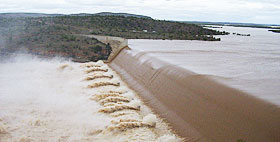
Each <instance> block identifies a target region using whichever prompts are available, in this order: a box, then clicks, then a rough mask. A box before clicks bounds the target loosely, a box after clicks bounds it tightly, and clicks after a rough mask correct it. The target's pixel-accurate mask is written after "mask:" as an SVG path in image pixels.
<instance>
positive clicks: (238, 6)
mask: <svg viewBox="0 0 280 142" xmlns="http://www.w3.org/2000/svg"><path fill="white" fill-rule="evenodd" d="M105 11H106V12H125V13H133V14H141V15H147V16H151V17H153V18H155V19H165V20H180V21H221V22H247V23H248V22H249V23H263V24H280V0H0V13H4V12H38V13H63V14H71V13H97V12H105Z"/></svg>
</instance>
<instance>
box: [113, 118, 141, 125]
mask: <svg viewBox="0 0 280 142" xmlns="http://www.w3.org/2000/svg"><path fill="white" fill-rule="evenodd" d="M120 122H141V121H140V120H136V119H120V120H118V121H116V120H112V121H111V123H112V124H119V123H120Z"/></svg>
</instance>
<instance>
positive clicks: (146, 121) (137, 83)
mask: <svg viewBox="0 0 280 142" xmlns="http://www.w3.org/2000/svg"><path fill="white" fill-rule="evenodd" d="M223 30H227V31H230V32H236V31H238V32H239V33H242V34H250V35H251V36H250V37H238V36H235V35H229V36H221V37H220V38H221V39H222V41H221V42H203V41H176V40H172V41H170V40H142V39H141V40H130V39H129V40H124V39H120V38H113V40H110V37H96V36H95V38H97V39H98V38H99V40H100V41H102V42H104V43H108V42H110V45H112V47H113V51H112V52H113V56H111V57H109V60H108V61H106V62H105V64H104V63H103V62H101V61H99V62H96V63H94V62H91V63H86V64H80V63H73V62H71V61H68V60H65V59H60V58H58V59H50V60H41V59H38V58H36V57H33V56H24V55H22V56H16V57H14V58H12V59H9V60H4V61H1V64H0V92H1V94H0V108H1V109H2V111H1V112H0V140H1V142H2V141H4V142H9V141H20V142H32V141H61V142H68V141H85V142H87V141H100V142H103V141H157V142H165V141H166V142H173V141H187V142H205V141H209V142H225V141H228V142H237V141H238V142H244V141H246V142H251V141H252V142H264V141H265V142H278V141H280V135H279V133H280V127H279V126H280V109H279V104H280V97H279V91H280V90H279V87H278V86H279V85H280V79H279V74H280V70H279V59H280V56H279V55H280V50H279V47H280V46H279V42H278V40H277V39H279V35H277V34H275V33H270V32H268V31H266V30H265V29H250V28H240V29H239V28H236V27H223ZM243 32H244V33H243ZM34 88H35V89H34Z"/></svg>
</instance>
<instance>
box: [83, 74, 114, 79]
mask: <svg viewBox="0 0 280 142" xmlns="http://www.w3.org/2000/svg"><path fill="white" fill-rule="evenodd" d="M97 78H109V79H112V78H113V75H94V76H88V77H87V78H86V79H85V80H94V79H97Z"/></svg>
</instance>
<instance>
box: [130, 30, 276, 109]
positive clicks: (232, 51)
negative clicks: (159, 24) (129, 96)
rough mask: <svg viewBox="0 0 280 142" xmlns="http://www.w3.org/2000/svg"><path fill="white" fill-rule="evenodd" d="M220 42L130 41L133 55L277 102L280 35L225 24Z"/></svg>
mask: <svg viewBox="0 0 280 142" xmlns="http://www.w3.org/2000/svg"><path fill="white" fill-rule="evenodd" d="M216 30H221V31H227V32H230V33H240V34H250V35H251V36H237V35H233V34H231V35H224V36H216V37H220V38H221V41H218V42H217V41H215V42H209V41H186V40H142V39H141V40H129V47H130V48H131V49H132V51H133V52H135V54H137V53H141V54H145V55H148V56H153V57H155V58H158V59H160V60H163V61H166V62H168V63H171V64H172V65H176V66H180V67H183V68H185V69H187V70H189V71H192V72H194V73H197V74H202V75H207V76H209V77H210V78H212V79H215V80H218V81H219V82H221V83H223V84H226V85H228V86H230V87H233V88H236V89H239V90H241V91H244V92H246V93H249V94H251V95H253V96H256V97H258V98H261V99H263V100H266V101H269V102H272V103H274V104H277V105H280V93H279V92H280V87H279V86H280V34H277V33H273V32H270V31H268V29H260V28H241V27H230V26H224V27H223V28H221V29H216Z"/></svg>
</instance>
